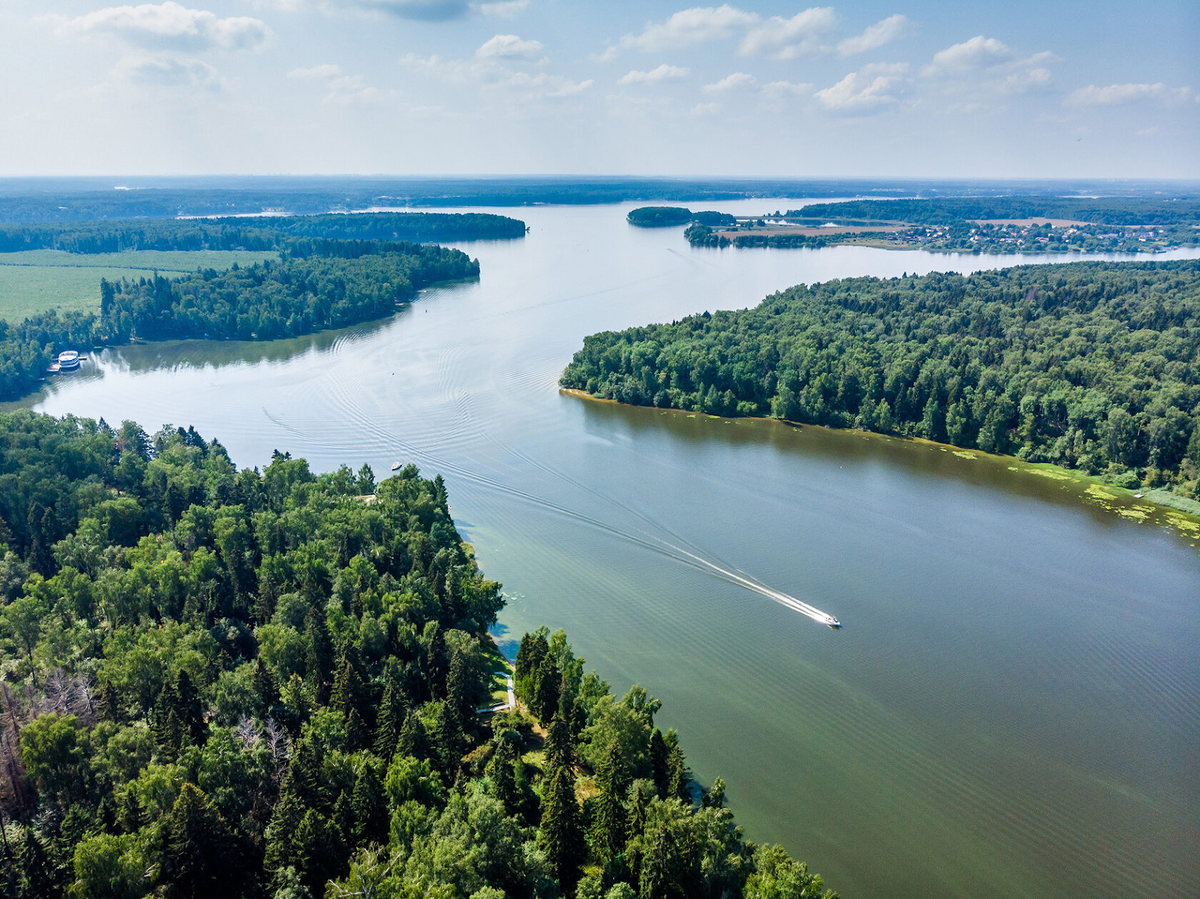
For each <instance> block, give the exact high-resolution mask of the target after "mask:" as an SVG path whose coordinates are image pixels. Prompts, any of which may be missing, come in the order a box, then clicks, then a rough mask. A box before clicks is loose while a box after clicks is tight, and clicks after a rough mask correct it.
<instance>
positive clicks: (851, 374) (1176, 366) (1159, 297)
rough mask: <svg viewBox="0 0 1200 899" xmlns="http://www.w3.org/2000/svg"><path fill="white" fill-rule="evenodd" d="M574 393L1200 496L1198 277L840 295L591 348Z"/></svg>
mask: <svg viewBox="0 0 1200 899" xmlns="http://www.w3.org/2000/svg"><path fill="white" fill-rule="evenodd" d="M561 384H562V386H564V387H568V388H576V389H579V390H585V391H587V392H588V393H591V394H593V395H595V396H600V397H605V398H608V399H614V400H619V401H620V402H625V403H635V404H639V405H653V406H659V407H663V408H677V409H687V410H691V411H699V412H708V413H711V414H714V415H730V416H734V415H750V416H773V417H775V418H780V419H786V420H788V421H795V422H805V423H812V424H821V425H828V426H830V427H856V428H862V429H864V430H868V431H877V432H881V433H897V434H903V435H910V436H919V437H925V438H928V439H930V440H938V441H944V442H948V443H951V444H954V445H956V446H962V447H968V448H979V449H981V450H984V451H987V452H995V453H1008V454H1016V455H1017V456H1019V457H1020V458H1023V459H1027V460H1029V461H1046V462H1055V463H1058V464H1060V465H1064V466H1067V467H1070V468H1078V469H1082V470H1084V471H1087V472H1090V473H1092V474H1103V475H1107V476H1109V477H1110V478H1111V479H1113V480H1114V481H1116V482H1117V483H1120V484H1122V485H1124V486H1135V485H1137V484H1145V485H1146V486H1151V487H1152V486H1158V485H1169V486H1171V487H1172V488H1173V489H1175V490H1177V491H1179V492H1181V493H1183V494H1184V495H1186V496H1192V497H1195V496H1196V495H1197V475H1198V471H1200V261H1195V260H1188V261H1177V262H1159V263H1110V262H1086V263H1072V264H1068V265H1045V266H1023V267H1018V268H1011V269H1004V270H1001V271H989V272H980V273H978V274H975V275H971V276H970V277H964V276H962V275H956V274H941V273H934V274H930V275H926V276H923V277H917V276H911V277H903V278H891V279H886V280H880V279H877V278H847V279H843V280H837V281H829V282H826V283H824V284H819V283H818V284H813V285H812V286H810V287H804V286H798V287H793V288H791V289H790V290H786V291H783V292H782V293H777V294H773V295H772V296H769V297H767V298H766V299H765V300H763V301H762V303H760V304H759V305H758V306H757V307H755V308H753V309H745V310H740V311H730V312H716V313H711V314H710V313H708V312H705V313H703V314H702V315H693V316H690V317H688V318H686V319H684V320H682V321H679V322H673V323H671V324H669V325H668V324H663V325H650V326H647V327H644V328H630V329H629V330H626V331H620V332H614V331H608V332H604V333H601V334H594V335H592V336H590V337H587V338H585V340H584V344H583V348H582V349H581V350H579V352H577V353H576V354H575V357H574V359H573V360H572V361H571V363H570V365H568V366H567V368H566V370H565V371H564V372H563V375H562V379H561Z"/></svg>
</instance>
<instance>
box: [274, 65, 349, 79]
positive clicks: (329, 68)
mask: <svg viewBox="0 0 1200 899" xmlns="http://www.w3.org/2000/svg"><path fill="white" fill-rule="evenodd" d="M340 74H342V67H341V66H335V65H332V64H330V63H326V64H325V65H320V66H312V67H311V68H307V69H292V70H291V71H290V72H288V73H287V76H288V77H289V78H299V79H302V80H308V79H318V78H334V77H336V76H338V75H340Z"/></svg>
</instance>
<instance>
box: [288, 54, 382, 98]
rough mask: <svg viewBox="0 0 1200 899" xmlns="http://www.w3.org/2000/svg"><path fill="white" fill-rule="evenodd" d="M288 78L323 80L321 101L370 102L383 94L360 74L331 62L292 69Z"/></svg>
mask: <svg viewBox="0 0 1200 899" xmlns="http://www.w3.org/2000/svg"><path fill="white" fill-rule="evenodd" d="M288 77H289V78H295V79H297V80H300V81H318V82H324V88H325V97H324V98H323V99H322V101H321V102H323V103H337V104H340V105H349V104H351V103H364V102H371V101H373V100H376V99H378V98H379V97H381V96H382V95H383V94H382V93H381V92H380V91H379V90H378V89H377V88H374V87H371V86H370V85H369V84H367V83H366V82H365V81H364V80H363V77H362V76H361V75H347V74H345V73H343V72H342V67H341V66H338V65H334V64H332V63H325V64H324V65H319V66H311V67H309V68H302V69H292V70H291V71H290V72H288Z"/></svg>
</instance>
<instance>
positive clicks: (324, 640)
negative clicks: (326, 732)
mask: <svg viewBox="0 0 1200 899" xmlns="http://www.w3.org/2000/svg"><path fill="white" fill-rule="evenodd" d="M304 636H305V639H306V640H307V641H308V655H307V667H308V679H309V682H310V683H311V684H312V685H313V688H314V689H315V691H316V697H317V704H318V705H325V704H326V703H327V702H328V701H329V686H330V683H329V681H330V675H331V673H332V669H333V643H332V641H331V640H330V638H329V625H328V622H326V620H325V615H324V613H323V612H321V611H320V610H319V609H318V608H317V607H316V606H313V607H312V608H310V609H309V610H308V618H307V619H306V621H305V626H304Z"/></svg>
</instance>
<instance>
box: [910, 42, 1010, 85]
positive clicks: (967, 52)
mask: <svg viewBox="0 0 1200 899" xmlns="http://www.w3.org/2000/svg"><path fill="white" fill-rule="evenodd" d="M1016 55H1017V54H1016V53H1015V52H1014V51H1013V49H1012V48H1011V47H1009V46H1008V45H1007V44H1005V43H1003V42H1001V41H998V40H996V39H995V38H994V37H984V36H983V35H982V34H979V35H976V36H975V37H973V38H971V39H970V40H969V41H963V42H962V43H961V44H954V45H953V46H950V47H947V48H946V49H945V50H939V51H938V52H937V53H935V54H933V62H931V63H930V64H929V65H927V66H926V67H925V70H924V72H925V74H926V75H940V74H942V73H945V72H956V71H957V72H961V71H964V70H968V69H981V68H987V67H989V66H995V65H999V64H1000V63H1004V62H1009V61H1010V60H1012V59H1013V58H1014V57H1015V56H1016Z"/></svg>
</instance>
